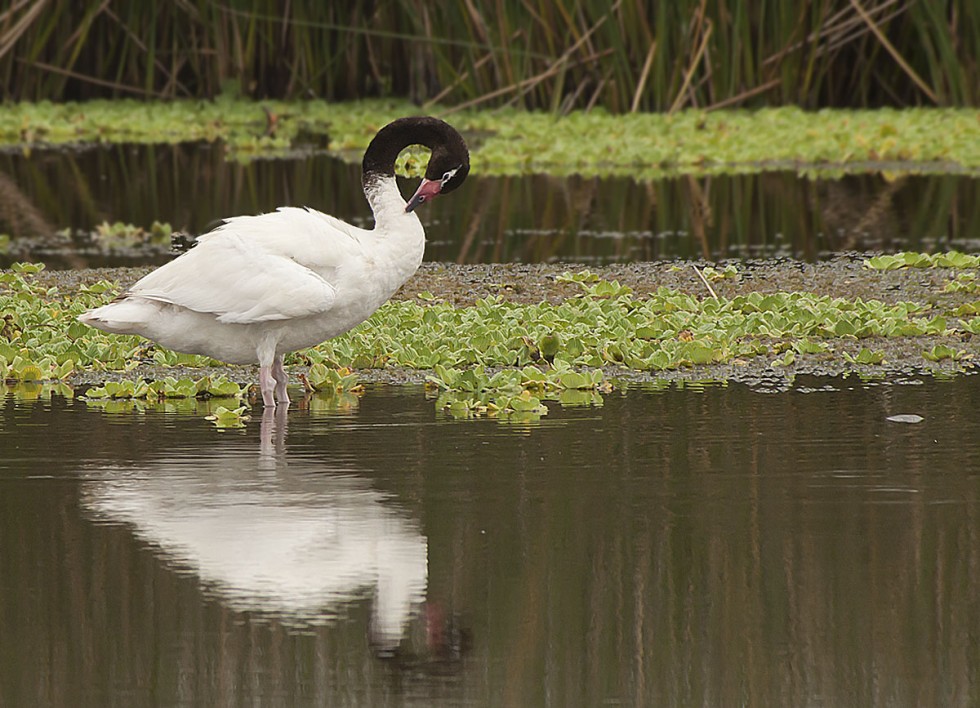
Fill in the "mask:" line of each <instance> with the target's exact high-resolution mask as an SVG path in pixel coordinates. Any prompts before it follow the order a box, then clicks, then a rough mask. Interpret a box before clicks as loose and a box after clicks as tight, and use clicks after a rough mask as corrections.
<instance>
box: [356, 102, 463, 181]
mask: <svg viewBox="0 0 980 708" xmlns="http://www.w3.org/2000/svg"><path fill="white" fill-rule="evenodd" d="M409 145H424V146H425V147H427V148H429V149H430V150H431V151H432V153H433V155H435V154H443V155H452V156H458V158H459V159H458V160H457V161H456V164H460V165H461V164H464V163H466V162H468V159H467V158H468V152H467V150H466V143H465V142H463V138H462V137H461V136H460V134H459V133H457V132H456V131H455V130H454V129H453V128H452V127H451V126H450V125H449V124H448V123H444V122H443V121H441V120H439V119H438V118H430V117H428V116H413V117H410V118H399V119H398V120H396V121H393V122H391V123H389V124H388V125H386V126H385V127H384V128H382V129H381V130H379V131H378V134H377V135H375V136H374V139H373V140H372V141H371V144H370V145H368V149H367V151H366V152H365V153H364V160H363V162H362V163H361V167H362V169H363V175H362V180H363V182H364V184H365V185H367V184H369V183H370V182H372V181H374V179H375V178H377V177H382V176H383V177H394V176H395V159H396V158H397V157H398V153H400V152H401V151H402V150H404V149H405V148H406V147H408V146H409Z"/></svg>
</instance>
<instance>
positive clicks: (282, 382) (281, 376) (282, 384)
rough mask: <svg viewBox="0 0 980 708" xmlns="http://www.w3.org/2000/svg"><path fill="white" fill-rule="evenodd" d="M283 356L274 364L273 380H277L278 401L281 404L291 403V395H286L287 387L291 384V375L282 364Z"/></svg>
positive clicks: (278, 356)
mask: <svg viewBox="0 0 980 708" xmlns="http://www.w3.org/2000/svg"><path fill="white" fill-rule="evenodd" d="M282 359H283V355H282V354H279V355H277V356H276V358H275V360H274V361H273V362H272V378H274V379H275V380H276V400H277V401H278V402H279V403H286V404H288V403H289V394H288V393H286V386H287V384H289V374H287V373H286V368H285V367H284V366H283V363H282Z"/></svg>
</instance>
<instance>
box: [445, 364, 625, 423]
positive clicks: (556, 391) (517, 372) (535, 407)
mask: <svg viewBox="0 0 980 708" xmlns="http://www.w3.org/2000/svg"><path fill="white" fill-rule="evenodd" d="M427 381H428V382H429V383H430V384H431V385H432V386H434V387H435V388H437V389H438V390H439V391H440V392H441V393H440V395H439V397H438V399H437V401H436V406H437V407H438V408H440V409H442V410H446V411H448V412H449V413H450V415H453V416H456V417H473V416H476V415H488V416H491V417H501V418H508V417H510V416H511V415H512V414H519V415H520V416H521V417H522V418H527V417H528V416H534V417H540V416H542V415H546V414H547V412H548V409H547V407H546V406H545V405H544V404H543V401H557V402H558V403H560V404H562V405H565V406H582V405H602V396H601V394H600V391H609V390H611V388H612V386H611V385H610V384H608V383H607V382H605V381H604V374H603V372H602V370H600V369H592V370H574V369H573V368H572V367H571V365H569V364H568V363H566V362H562V361H560V360H559V361H557V362H556V363H555V365H554V366H550V367H547V368H544V369H542V368H538V367H536V366H530V365H528V366H525V367H523V368H521V369H502V370H500V371H496V372H494V373H488V372H487V371H486V370H485V369H484V367H482V366H477V367H474V368H470V369H456V368H450V367H446V366H443V365H441V364H437V365H436V366H435V367H434V369H433V374H432V375H431V376H429V377H427Z"/></svg>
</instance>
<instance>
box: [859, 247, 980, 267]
mask: <svg viewBox="0 0 980 708" xmlns="http://www.w3.org/2000/svg"><path fill="white" fill-rule="evenodd" d="M864 267H865V268H870V269H872V270H898V269H899V268H978V267H980V255H976V256H973V255H970V254H968V253H960V252H959V251H947V252H946V253H917V252H915V251H901V252H900V253H894V254H886V255H882V256H874V257H873V258H868V259H866V260H865V261H864Z"/></svg>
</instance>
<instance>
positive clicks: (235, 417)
mask: <svg viewBox="0 0 980 708" xmlns="http://www.w3.org/2000/svg"><path fill="white" fill-rule="evenodd" d="M245 411H246V407H245V406H239V407H238V408H225V407H224V406H218V407H217V408H215V410H214V413H212V414H210V415H207V416H205V418H206V419H207V420H210V421H211V422H212V423H214V425H215V427H216V428H218V430H227V429H229V428H244V427H245V421H247V420H250V416H248V415H246V414H245Z"/></svg>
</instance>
